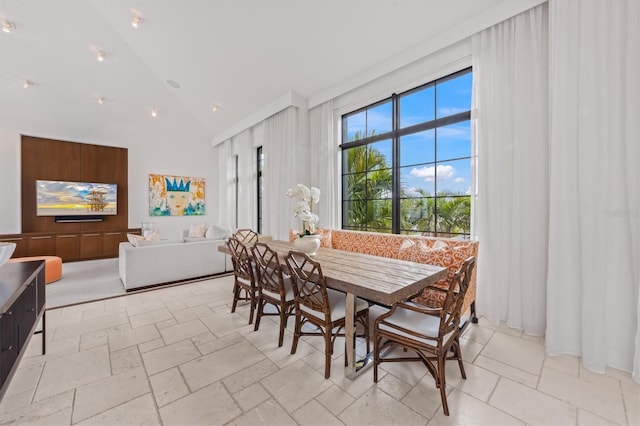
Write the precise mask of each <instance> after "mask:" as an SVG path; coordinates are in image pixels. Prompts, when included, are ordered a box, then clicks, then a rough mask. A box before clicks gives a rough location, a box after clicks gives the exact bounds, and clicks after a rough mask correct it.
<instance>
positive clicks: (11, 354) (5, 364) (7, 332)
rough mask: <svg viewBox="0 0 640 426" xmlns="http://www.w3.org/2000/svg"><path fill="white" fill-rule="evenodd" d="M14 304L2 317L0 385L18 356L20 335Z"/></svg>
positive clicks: (0, 324)
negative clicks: (17, 329)
mask: <svg viewBox="0 0 640 426" xmlns="http://www.w3.org/2000/svg"><path fill="white" fill-rule="evenodd" d="M14 318H15V315H14V312H13V306H12V307H10V308H9V310H8V311H7V312H5V313H4V314H3V315H2V317H1V318H0V386H1V385H3V384H4V382H5V381H6V379H7V376H8V375H9V372H10V371H11V368H12V367H13V363H14V362H15V360H16V358H17V357H18V345H17V342H18V336H17V335H16V327H15V321H14Z"/></svg>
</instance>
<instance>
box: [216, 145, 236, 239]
mask: <svg viewBox="0 0 640 426" xmlns="http://www.w3.org/2000/svg"><path fill="white" fill-rule="evenodd" d="M214 150H215V153H216V158H217V160H218V168H217V170H218V188H217V194H218V198H217V199H218V200H219V202H218V203H216V208H217V214H218V218H217V222H216V223H217V224H219V225H228V226H230V227H232V228H235V227H237V224H236V203H235V191H234V187H235V185H234V182H233V180H234V177H233V154H232V143H231V139H227V140H226V141H224V142H222V143H221V144H219V145H217V146H216V147H215V148H214Z"/></svg>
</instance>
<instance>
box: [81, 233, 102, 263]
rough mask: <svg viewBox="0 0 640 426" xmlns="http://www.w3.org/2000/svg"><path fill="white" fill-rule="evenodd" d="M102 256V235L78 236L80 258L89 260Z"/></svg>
mask: <svg viewBox="0 0 640 426" xmlns="http://www.w3.org/2000/svg"><path fill="white" fill-rule="evenodd" d="M101 256H102V233H100V232H93V233H89V234H81V235H80V258H82V259H91V258H94V257H101Z"/></svg>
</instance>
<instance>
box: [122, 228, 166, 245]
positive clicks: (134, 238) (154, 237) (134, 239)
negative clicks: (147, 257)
mask: <svg viewBox="0 0 640 426" xmlns="http://www.w3.org/2000/svg"><path fill="white" fill-rule="evenodd" d="M127 240H129V242H130V243H131V245H132V246H134V247H139V246H141V245H143V243H144V242H147V241H159V240H160V231H159V230H157V229H156V230H154V231H153V232H151V233H150V234H149V235H147V236H146V237H143V236H142V235H136V234H127Z"/></svg>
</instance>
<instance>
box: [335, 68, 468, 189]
mask: <svg viewBox="0 0 640 426" xmlns="http://www.w3.org/2000/svg"><path fill="white" fill-rule="evenodd" d="M471 79H472V75H471V73H468V74H465V75H463V76H460V77H457V78H454V79H451V80H448V81H445V82H439V83H438V84H437V88H435V87H434V86H433V85H431V86H427V87H424V88H421V89H419V90H416V91H414V92H411V93H407V94H404V95H402V96H401V98H400V102H399V106H400V127H401V128H404V127H407V126H411V125H414V124H419V123H424V122H427V121H431V120H434V119H436V118H441V117H446V116H450V115H453V114H457V113H459V112H464V111H468V110H470V109H471ZM391 115H392V104H391V101H390V100H389V101H387V102H385V103H383V104H380V105H377V106H375V107H373V108H369V109H368V110H366V111H361V112H360V113H358V114H355V115H352V116H350V117H348V119H347V136H348V138H349V139H351V138H353V136H354V135H355V134H356V132H360V133H361V134H371V132H372V131H375V134H382V133H385V132H389V131H391V130H392V129H391ZM436 140H437V146H436ZM372 146H373V147H375V149H377V150H378V151H380V152H381V153H382V154H384V155H385V156H386V157H387V163H388V164H389V165H391V163H392V161H391V149H392V148H391V140H385V141H380V142H377V143H375V144H373V145H372ZM436 153H437V158H435V157H436ZM469 156H471V129H470V123H469V121H465V122H460V123H455V124H452V125H449V126H445V127H441V128H438V129H432V130H427V131H423V132H419V133H415V134H411V135H407V136H403V137H402V138H401V140H400V165H401V167H402V168H401V172H400V173H401V179H402V183H403V186H404V188H405V190H406V191H407V192H408V193H411V190H412V189H416V188H422V189H424V190H426V191H427V192H429V193H431V194H433V193H434V192H435V183H436V179H435V177H436V175H437V184H438V188H437V190H438V192H439V191H443V190H449V191H454V192H461V193H469V192H470V188H471V175H470V169H471V163H470V160H469V159H465V160H456V159H459V158H462V157H469ZM436 161H437V163H436ZM416 196H418V194H417V193H416Z"/></svg>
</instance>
